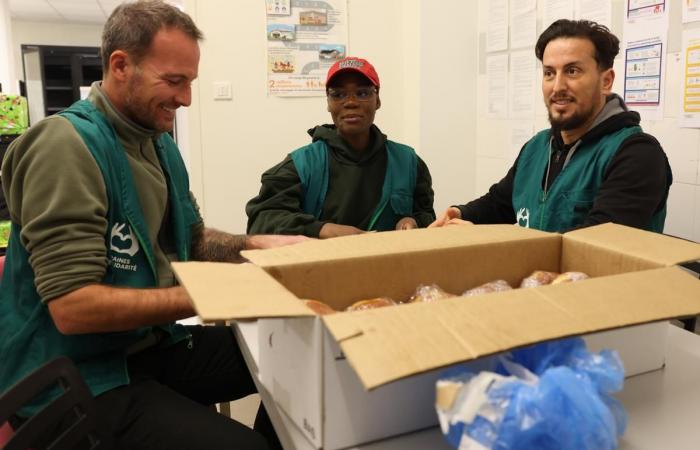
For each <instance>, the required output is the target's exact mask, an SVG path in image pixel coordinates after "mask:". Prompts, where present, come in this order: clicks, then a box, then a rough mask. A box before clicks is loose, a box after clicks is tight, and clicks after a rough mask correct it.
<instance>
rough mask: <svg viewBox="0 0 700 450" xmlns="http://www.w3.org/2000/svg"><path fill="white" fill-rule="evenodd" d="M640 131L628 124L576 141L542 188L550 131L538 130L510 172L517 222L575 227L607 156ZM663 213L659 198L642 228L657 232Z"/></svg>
mask: <svg viewBox="0 0 700 450" xmlns="http://www.w3.org/2000/svg"><path fill="white" fill-rule="evenodd" d="M641 132H642V129H641V128H640V127H638V126H634V127H627V128H623V129H621V130H619V131H617V132H615V133H611V134H608V135H605V136H603V137H602V138H600V139H599V140H598V141H597V142H590V143H583V144H581V145H580V146H579V147H578V148H577V149H576V152H575V153H574V155H573V156H572V157H571V159H570V160H569V162H568V164H566V166H564V168H563V169H562V171H561V173H560V174H559V175H558V176H557V178H556V179H555V180H554V182H553V183H552V184H551V186H550V188H549V190H548V191H547V193H545V192H544V190H543V189H542V176H543V175H544V174H545V172H546V171H547V163H548V160H549V155H550V144H549V141H550V136H551V135H550V130H544V131H540V132H539V133H537V134H536V135H535V137H533V138H532V139H531V140H530V141H529V142H528V143H527V144H526V145H525V148H523V151H522V152H521V153H520V157H519V158H518V163H517V168H516V171H515V180H514V181H513V211H515V214H516V218H517V222H518V225H520V226H523V227H528V228H536V229H538V230H544V231H554V232H564V231H567V230H570V229H572V228H575V227H577V226H580V225H581V224H582V223H583V221H584V219H585V218H586V216H587V215H588V213H589V212H590V210H591V208H592V207H593V201H594V200H595V197H596V194H597V193H598V191H599V189H600V185H601V183H602V182H603V175H604V174H605V170H606V169H607V167H608V165H609V163H610V161H611V160H612V158H613V157H614V156H615V154H616V153H617V151H618V149H619V148H620V146H621V145H622V143H623V141H624V140H625V139H627V138H628V137H630V136H633V135H635V134H638V133H641ZM667 171H668V176H669V180H670V177H671V173H670V170H669V169H668V168H667ZM669 185H670V183H669ZM666 196H668V188H667V190H666ZM665 218H666V201H665V199H664V207H663V209H662V210H660V211H659V212H658V213H656V214H655V215H654V216H653V217H652V219H651V222H650V223H649V224H648V225H647V226H646V229H647V230H650V231H656V232H659V233H660V232H661V231H663V225H664V220H665Z"/></svg>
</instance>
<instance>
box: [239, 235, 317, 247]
mask: <svg viewBox="0 0 700 450" xmlns="http://www.w3.org/2000/svg"><path fill="white" fill-rule="evenodd" d="M310 239H311V238H309V237H306V236H300V235H295V236H284V235H279V234H254V235H252V236H248V237H247V238H246V241H245V248H246V250H258V249H263V248H273V247H283V246H285V245H292V244H298V243H299V242H304V241H308V240H310Z"/></svg>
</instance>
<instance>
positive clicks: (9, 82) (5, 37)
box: [0, 0, 18, 94]
mask: <svg viewBox="0 0 700 450" xmlns="http://www.w3.org/2000/svg"><path fill="white" fill-rule="evenodd" d="M12 48H13V47H12V25H11V21H10V8H9V3H8V0H0V62H2V63H0V84H2V89H1V90H0V91H2V92H3V93H5V94H17V93H18V92H17V90H18V86H17V77H16V76H15V68H14V59H13V57H12Z"/></svg>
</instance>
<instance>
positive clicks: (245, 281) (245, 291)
mask: <svg viewBox="0 0 700 450" xmlns="http://www.w3.org/2000/svg"><path fill="white" fill-rule="evenodd" d="M173 268H174V270H175V274H176V275H177V278H178V280H179V281H180V284H181V285H183V286H185V289H187V293H188V294H189V295H190V298H192V301H193V303H194V307H195V310H196V311H197V315H199V317H200V318H201V319H202V320H203V321H205V322H214V321H217V320H228V319H258V318H261V317H294V316H313V315H314V314H313V312H311V310H310V309H309V308H307V307H306V306H304V304H303V303H301V302H300V301H299V299H298V298H297V297H295V296H294V295H293V294H292V293H291V292H289V291H288V290H287V289H285V288H284V286H282V285H281V284H279V283H277V282H276V281H275V280H274V279H273V278H272V277H271V276H270V275H268V274H267V272H265V271H264V270H263V269H261V268H260V267H257V266H254V265H252V264H227V263H213V262H186V263H173Z"/></svg>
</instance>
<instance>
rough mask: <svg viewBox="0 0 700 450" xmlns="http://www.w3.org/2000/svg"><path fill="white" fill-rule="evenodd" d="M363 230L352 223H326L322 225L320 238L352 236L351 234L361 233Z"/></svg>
mask: <svg viewBox="0 0 700 450" xmlns="http://www.w3.org/2000/svg"><path fill="white" fill-rule="evenodd" d="M361 233H364V231H363V230H360V229H359V228H355V227H352V226H350V225H338V224H337V223H326V224H324V225H323V226H322V227H321V231H320V232H319V233H318V237H319V238H320V239H328V238H334V237H339V236H350V235H351V234H361Z"/></svg>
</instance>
